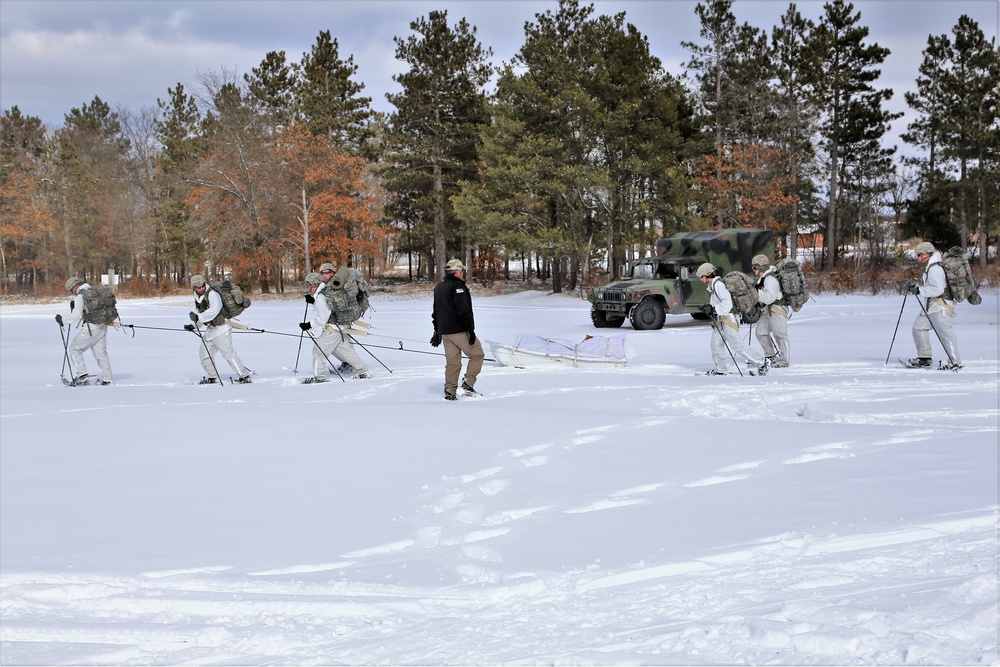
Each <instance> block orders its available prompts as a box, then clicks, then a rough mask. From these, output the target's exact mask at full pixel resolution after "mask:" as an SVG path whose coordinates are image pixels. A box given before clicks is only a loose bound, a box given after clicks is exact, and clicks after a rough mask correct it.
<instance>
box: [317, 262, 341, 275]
mask: <svg viewBox="0 0 1000 667" xmlns="http://www.w3.org/2000/svg"><path fill="white" fill-rule="evenodd" d="M336 270H337V267H335V266H334V265H333V264H331V263H330V262H323V263H322V264H320V265H319V272H320V273H322V272H323V271H336Z"/></svg>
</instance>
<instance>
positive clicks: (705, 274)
mask: <svg viewBox="0 0 1000 667" xmlns="http://www.w3.org/2000/svg"><path fill="white" fill-rule="evenodd" d="M713 273H715V265H714V264H712V263H711V262H705V263H704V264H702V265H701V266H699V267H698V270H697V271H696V272H695V275H696V276H698V277H699V278H710V277H711V276H712V274H713Z"/></svg>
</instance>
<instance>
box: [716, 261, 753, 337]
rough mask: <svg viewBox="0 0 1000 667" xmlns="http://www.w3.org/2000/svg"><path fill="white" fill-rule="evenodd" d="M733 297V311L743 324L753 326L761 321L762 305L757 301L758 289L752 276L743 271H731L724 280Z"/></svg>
mask: <svg viewBox="0 0 1000 667" xmlns="http://www.w3.org/2000/svg"><path fill="white" fill-rule="evenodd" d="M722 282H724V283H725V284H726V287H727V288H728V289H729V294H730V295H731V296H732V297H733V311H732V312H734V313H737V314H738V315H739V316H740V321H741V322H743V324H753V323H754V322H756V321H757V320H759V319H760V312H761V311H760V303H759V302H758V301H757V296H758V295H757V288H756V287H754V284H753V281H752V280H750V276H748V275H747V274H745V273H743V272H742V271H730V272H729V273H727V274H726V276H725V277H724V278H723V279H722Z"/></svg>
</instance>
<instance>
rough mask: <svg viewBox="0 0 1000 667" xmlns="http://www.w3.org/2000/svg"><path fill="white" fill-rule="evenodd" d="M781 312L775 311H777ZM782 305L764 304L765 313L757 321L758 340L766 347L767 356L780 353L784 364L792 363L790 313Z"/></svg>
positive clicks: (779, 357)
mask: <svg viewBox="0 0 1000 667" xmlns="http://www.w3.org/2000/svg"><path fill="white" fill-rule="evenodd" d="M776 310H777V311H780V312H775V311H776ZM783 313H785V309H784V308H782V307H781V306H764V314H763V315H762V316H761V318H760V320H758V321H757V342H759V343H760V346H761V347H762V348H764V356H765V357H773V356H774V355H775V354H777V355H778V358H777V362H778V363H779V364H781V365H783V366H787V365H789V364H790V363H792V360H791V357H790V356H789V342H788V315H787V314H783Z"/></svg>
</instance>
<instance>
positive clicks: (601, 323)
mask: <svg viewBox="0 0 1000 667" xmlns="http://www.w3.org/2000/svg"><path fill="white" fill-rule="evenodd" d="M590 321H591V322H593V323H594V326H595V327H597V328H598V329H617V328H618V327H620V326H621V325H622V323H624V322H625V318H624V317H608V313H607V311H604V310H598V309H597V307H596V306H594V307H591V309H590Z"/></svg>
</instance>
